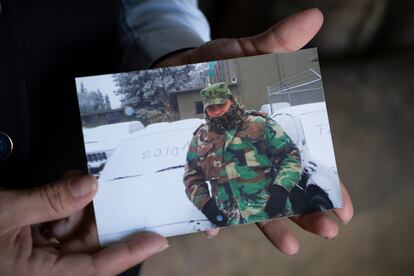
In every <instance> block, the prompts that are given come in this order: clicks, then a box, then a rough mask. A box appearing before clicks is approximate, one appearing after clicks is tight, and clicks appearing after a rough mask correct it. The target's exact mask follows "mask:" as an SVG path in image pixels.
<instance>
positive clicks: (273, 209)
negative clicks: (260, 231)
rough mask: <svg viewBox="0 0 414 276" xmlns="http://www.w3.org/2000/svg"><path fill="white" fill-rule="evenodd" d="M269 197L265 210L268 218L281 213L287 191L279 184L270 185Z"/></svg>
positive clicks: (287, 194)
mask: <svg viewBox="0 0 414 276" xmlns="http://www.w3.org/2000/svg"><path fill="white" fill-rule="evenodd" d="M269 193H270V197H269V201H268V202H267V204H266V207H265V212H266V213H267V214H268V215H269V217H270V218H272V217H276V216H277V215H281V214H283V211H284V210H285V205H286V200H287V198H288V196H289V192H288V191H287V190H286V189H285V188H283V187H282V186H280V185H272V186H270V189H269Z"/></svg>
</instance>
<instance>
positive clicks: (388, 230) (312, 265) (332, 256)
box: [141, 0, 414, 275]
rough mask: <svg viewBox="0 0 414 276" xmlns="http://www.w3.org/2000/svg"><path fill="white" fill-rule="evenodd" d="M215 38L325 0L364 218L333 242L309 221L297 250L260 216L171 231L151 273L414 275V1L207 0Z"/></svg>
mask: <svg viewBox="0 0 414 276" xmlns="http://www.w3.org/2000/svg"><path fill="white" fill-rule="evenodd" d="M200 7H201V8H202V9H203V10H204V12H205V13H206V15H207V17H208V19H209V21H210V24H211V27H212V36H213V38H219V37H242V36H247V35H254V34H257V33H259V32H261V31H264V30H265V29H267V28H269V27H270V26H272V25H273V24H274V23H276V22H278V21H279V20H281V19H282V18H284V17H286V16H288V15H290V14H293V13H295V12H298V11H300V10H303V9H306V8H309V7H319V8H320V9H321V10H322V12H323V13H324V16H325V22H324V26H323V28H322V30H321V32H320V33H319V34H318V35H317V37H316V38H315V39H314V40H312V42H311V43H310V44H309V45H308V46H307V47H311V46H317V47H318V48H319V58H320V63H321V71H322V77H323V82H324V88H325V93H326V102H327V106H328V112H329V116H330V122H331V131H332V134H333V141H334V146H335V151H336V158H337V164H338V171H339V173H340V176H341V178H342V180H343V181H344V183H345V184H346V186H347V188H348V190H349V192H350V194H351V196H352V199H353V202H354V207H355V216H354V219H353V220H352V221H351V222H350V223H349V224H348V225H346V226H342V227H341V229H340V234H339V237H338V238H337V239H336V240H334V241H327V240H324V239H322V238H319V237H317V236H315V235H313V234H309V233H307V232H304V231H302V230H300V229H299V228H298V227H297V226H295V225H294V224H293V223H292V227H293V228H294V229H295V231H296V232H297V234H298V236H299V239H300V242H301V250H300V252H299V254H298V255H296V256H294V257H287V256H284V255H283V254H281V253H279V252H278V251H277V250H276V249H274V248H273V247H272V246H271V245H270V243H269V242H268V241H267V240H266V238H265V237H264V236H263V235H262V234H261V232H260V231H259V230H258V229H257V227H256V226H255V225H246V226H239V227H231V228H228V229H224V230H222V231H221V233H220V235H219V236H217V237H215V238H213V239H207V238H206V236H205V235H204V234H202V233H199V234H193V235H186V236H180V237H174V238H170V239H169V241H170V245H171V246H170V248H169V249H168V250H166V251H165V252H163V253H161V254H159V255H156V256H155V257H154V258H151V259H150V260H149V261H147V262H145V263H144V266H143V269H142V273H141V275H411V274H412V271H413V269H414V262H413V261H414V253H413V252H412V251H413V248H414V237H412V236H411V234H412V229H414V223H413V215H412V213H411V212H412V211H413V210H414V200H413V199H412V197H414V185H413V184H414V183H413V180H412V175H411V173H412V171H411V169H412V167H413V165H414V158H413V156H412V155H413V150H412V146H413V145H412V144H413V143H412V135H413V133H414V96H413V93H414V84H413V81H414V74H413V71H412V65H413V64H414V2H411V1H398V0H394V1H387V0H342V1H332V0H320V1H317V0H313V1H310V0H307V1H305V0H302V1H289V0H281V1H279V0H276V1H270V0H256V1H248V0H237V1H236V0H227V1H218V0H214V1H213V0H203V1H200Z"/></svg>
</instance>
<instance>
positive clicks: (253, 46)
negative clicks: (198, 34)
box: [155, 9, 353, 255]
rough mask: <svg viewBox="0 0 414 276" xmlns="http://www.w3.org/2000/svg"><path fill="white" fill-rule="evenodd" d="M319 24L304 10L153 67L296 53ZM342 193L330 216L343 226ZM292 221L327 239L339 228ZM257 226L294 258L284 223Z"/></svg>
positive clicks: (348, 208) (292, 238)
mask: <svg viewBox="0 0 414 276" xmlns="http://www.w3.org/2000/svg"><path fill="white" fill-rule="evenodd" d="M322 22H323V15H322V13H321V12H320V11H319V10H318V9H310V10H305V11H302V12H300V13H297V14H295V15H292V16H290V17H288V18H286V19H284V20H282V21H281V22H279V23H278V24H276V25H274V26H273V27H271V28H270V29H269V30H267V31H265V32H263V33H261V34H258V35H256V36H251V37H245V38H238V39H216V40H212V41H209V42H207V43H205V44H203V45H201V46H200V47H198V48H195V49H190V50H186V51H182V52H179V53H177V54H175V55H172V56H168V57H166V58H163V59H161V60H159V61H158V62H157V63H156V64H155V67H166V66H175V65H182V64H190V63H197V62H203V61H210V60H220V59H229V58H239V57H245V56H253V55H260V54H270V53H280V52H290V51H296V50H299V49H300V48H302V47H303V46H305V45H306V44H307V43H308V42H309V41H310V40H311V39H312V38H313V37H314V36H315V35H316V33H317V32H318V31H319V29H320V28H321V26H322ZM341 191H342V197H343V202H344V206H343V207H342V208H338V209H334V210H333V212H334V213H335V215H336V216H337V217H338V218H339V220H340V221H341V222H342V223H344V224H346V223H348V222H349V221H350V220H351V219H352V216H353V206H352V201H351V198H350V196H349V194H348V192H347V190H346V189H345V187H344V186H343V185H342V184H341ZM291 220H292V221H294V222H295V223H296V224H298V225H299V226H300V227H301V228H302V229H304V230H307V231H310V232H312V233H315V234H316V235H318V236H321V237H324V238H327V239H333V238H335V237H336V236H337V235H338V232H339V226H338V224H337V223H336V222H335V221H333V220H332V219H331V218H330V217H329V214H327V212H325V213H311V214H305V215H300V216H295V217H292V218H291ZM257 225H258V226H259V228H260V230H261V231H262V232H263V233H264V234H265V236H266V237H267V238H268V239H269V241H270V242H271V243H272V244H273V245H274V246H275V247H277V248H278V249H279V250H280V251H282V252H283V253H285V254H286V255H294V254H296V253H297V252H298V251H299V241H298V239H297V237H296V235H295V234H294V232H293V230H292V229H291V228H290V227H289V226H288V225H287V222H286V220H284V219H275V220H270V221H264V222H260V223H257ZM217 234H218V229H215V230H214V231H209V235H217Z"/></svg>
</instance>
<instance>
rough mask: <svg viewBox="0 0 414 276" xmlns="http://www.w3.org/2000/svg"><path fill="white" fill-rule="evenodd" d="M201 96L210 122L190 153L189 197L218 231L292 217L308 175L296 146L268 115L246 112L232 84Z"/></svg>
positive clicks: (196, 135) (187, 170) (196, 136)
mask: <svg viewBox="0 0 414 276" xmlns="http://www.w3.org/2000/svg"><path fill="white" fill-rule="evenodd" d="M200 94H201V98H202V100H203V104H204V108H205V109H204V110H205V119H206V122H207V123H206V124H203V125H201V126H200V127H199V128H198V129H197V130H196V131H195V132H194V135H193V138H192V141H191V143H190V147H189V150H188V153H187V162H186V166H185V174H184V184H185V191H186V193H187V196H188V198H189V199H190V200H191V201H192V202H193V204H194V205H195V206H196V207H197V208H198V209H199V210H201V211H202V212H203V213H204V214H205V215H206V217H207V218H208V219H209V220H210V221H211V222H212V223H214V224H215V225H217V226H225V225H233V224H240V223H250V222H256V221H260V220H266V219H269V218H273V217H278V216H284V215H291V214H292V208H291V203H290V201H289V199H288V196H289V191H291V190H292V188H293V187H295V186H296V185H297V184H298V183H299V181H300V178H301V174H302V166H301V161H300V160H301V158H300V153H299V149H298V148H297V147H296V145H295V144H294V143H293V142H292V141H291V139H290V138H289V137H288V136H287V135H286V133H285V132H284V131H283V130H282V128H281V127H280V126H279V125H278V124H277V123H276V122H275V121H273V120H272V119H271V118H269V117H268V116H267V115H266V114H264V113H261V112H257V111H248V110H245V108H244V107H243V106H242V105H241V104H240V103H238V102H237V100H236V99H235V98H234V97H233V96H232V95H231V93H230V90H229V88H228V86H227V84H226V83H216V84H213V85H211V86H209V87H207V88H205V89H203V90H201V93H200ZM207 181H208V182H210V185H211V193H210V191H209V188H208V185H207Z"/></svg>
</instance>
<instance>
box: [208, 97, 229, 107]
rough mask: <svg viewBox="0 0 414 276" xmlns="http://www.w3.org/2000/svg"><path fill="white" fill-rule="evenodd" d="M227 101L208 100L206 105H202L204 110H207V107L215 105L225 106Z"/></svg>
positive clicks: (222, 99)
mask: <svg viewBox="0 0 414 276" xmlns="http://www.w3.org/2000/svg"><path fill="white" fill-rule="evenodd" d="M227 100H228V99H226V98H216V99H213V100H210V101H208V103H206V104H205V105H204V108H207V107H209V106H212V105H215V104H226V103H227Z"/></svg>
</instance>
